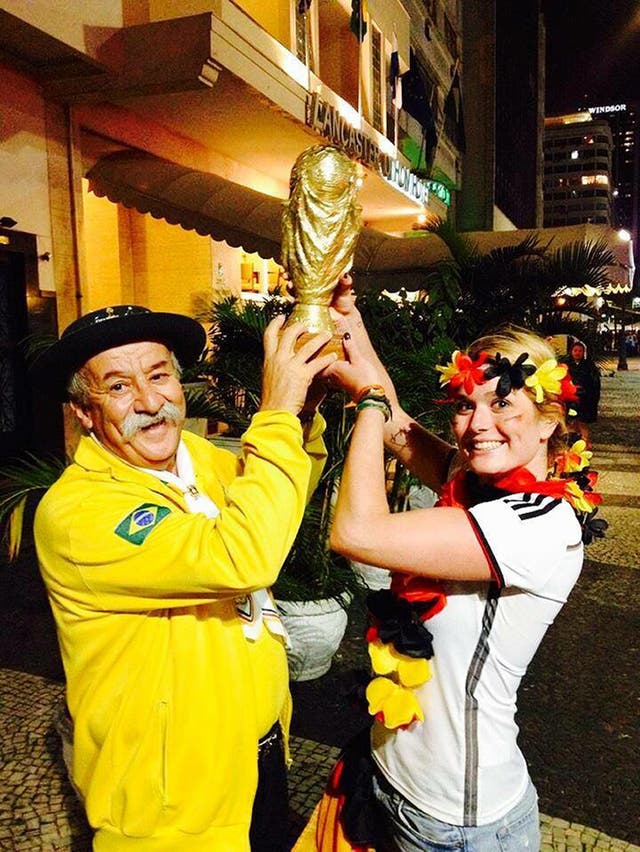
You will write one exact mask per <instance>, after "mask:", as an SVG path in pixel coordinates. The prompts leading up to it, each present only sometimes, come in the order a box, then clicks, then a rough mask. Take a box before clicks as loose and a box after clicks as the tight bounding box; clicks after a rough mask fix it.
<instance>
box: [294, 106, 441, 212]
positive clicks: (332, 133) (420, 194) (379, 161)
mask: <svg viewBox="0 0 640 852" xmlns="http://www.w3.org/2000/svg"><path fill="white" fill-rule="evenodd" d="M306 123H307V125H308V126H309V127H311V128H312V129H313V130H315V131H316V133H320V134H321V135H322V136H324V137H325V139H328V140H329V141H330V142H332V143H333V144H334V145H337V146H338V147H339V148H343V149H344V150H345V152H346V153H347V154H348V155H349V156H350V157H352V158H353V159H354V160H357V161H358V162H360V163H362V164H363V165H364V166H367V167H368V168H370V169H373V170H374V171H377V172H378V173H379V174H380V175H382V177H383V178H384V179H385V180H386V181H387V182H388V183H390V184H391V185H392V186H393V187H395V188H396V189H399V190H400V191H401V192H403V193H404V194H405V195H407V196H408V197H409V198H411V199H413V200H414V201H418V202H419V203H420V204H423V205H424V206H425V207H426V206H427V203H428V201H429V191H430V190H431V191H432V192H433V193H434V194H435V195H436V196H437V197H438V198H440V199H441V200H442V201H444V203H445V204H446V205H447V206H448V205H449V204H450V203H451V195H450V194H449V191H448V189H446V187H444V186H443V185H442V184H440V183H438V182H437V181H425V180H422V178H419V177H418V176H417V175H415V174H413V173H412V172H411V171H410V170H409V169H408V168H406V166H403V165H401V164H400V163H399V162H398V161H397V160H396V159H394V158H393V157H390V156H389V155H388V154H385V153H383V152H382V151H381V150H380V148H379V146H378V145H377V144H376V142H375V141H374V140H373V139H371V138H370V137H369V136H367V135H366V133H363V132H362V131H361V130H358V129H357V128H355V127H353V125H351V124H350V123H349V122H348V121H347V120H346V119H345V118H343V116H341V115H340V113H339V112H338V110H337V109H336V108H335V107H334V106H332V105H331V104H328V103H327V102H326V101H323V100H322V99H321V98H320V97H319V96H318V95H317V94H313V95H308V96H307V109H306Z"/></svg>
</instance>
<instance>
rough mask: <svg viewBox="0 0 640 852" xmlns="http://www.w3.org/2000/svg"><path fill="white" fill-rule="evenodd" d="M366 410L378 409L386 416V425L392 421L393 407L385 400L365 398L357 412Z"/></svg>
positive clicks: (357, 407)
mask: <svg viewBox="0 0 640 852" xmlns="http://www.w3.org/2000/svg"><path fill="white" fill-rule="evenodd" d="M364 408H377V409H378V411H381V412H382V414H383V415H384V422H385V423H386V422H387V421H388V420H390V419H391V406H390V405H389V403H388V401H386V400H385V399H379V398H376V397H365V398H364V399H363V400H362V402H359V403H358V404H357V405H356V411H362V410H363V409H364Z"/></svg>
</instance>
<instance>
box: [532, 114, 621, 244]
mask: <svg viewBox="0 0 640 852" xmlns="http://www.w3.org/2000/svg"><path fill="white" fill-rule="evenodd" d="M585 222H590V223H593V224H603V225H611V224H614V210H613V141H612V135H611V129H610V127H609V124H608V123H607V122H606V121H605V120H603V119H596V118H594V117H593V116H592V115H591V114H590V113H588V112H578V113H572V114H569V115H560V116H553V117H549V118H546V119H545V129H544V225H545V227H556V226H559V225H578V224H581V223H585Z"/></svg>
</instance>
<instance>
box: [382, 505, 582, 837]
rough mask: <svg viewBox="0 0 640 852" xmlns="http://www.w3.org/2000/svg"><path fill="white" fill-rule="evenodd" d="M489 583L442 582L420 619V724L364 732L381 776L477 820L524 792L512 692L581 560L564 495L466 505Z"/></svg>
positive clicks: (411, 794) (437, 811) (419, 799)
mask: <svg viewBox="0 0 640 852" xmlns="http://www.w3.org/2000/svg"><path fill="white" fill-rule="evenodd" d="M468 514H469V520H470V522H471V523H472V524H473V526H474V529H475V531H476V534H477V536H478V538H479V539H480V541H481V542H482V544H483V548H484V550H485V553H486V555H487V559H488V561H489V563H490V565H491V569H492V572H493V574H494V577H495V581H494V582H492V583H469V582H464V583H462V582H448V583H443V586H444V589H445V591H446V593H447V604H446V606H445V607H444V609H443V610H442V611H441V612H440V613H438V614H437V615H435V616H434V617H433V618H431V619H429V621H428V622H427V626H428V628H429V630H430V631H431V633H432V634H433V648H434V657H433V659H432V660H431V667H432V672H433V677H432V679H431V680H430V681H428V682H427V683H425V684H424V685H423V686H421V687H420V688H419V689H417V690H416V694H417V696H418V700H419V701H420V704H421V706H422V709H423V711H424V716H425V719H424V722H417V723H414V724H413V725H411V726H410V727H409V728H407V729H405V730H396V731H389V730H387V729H386V728H384V727H383V726H382V725H381V724H375V725H374V730H373V735H372V736H373V747H374V757H375V760H376V762H377V763H378V765H379V767H380V769H381V770H382V772H383V773H384V774H385V775H386V776H387V777H388V779H389V781H390V782H391V783H392V784H393V786H394V787H396V789H398V790H399V791H400V792H401V793H402V794H403V795H404V796H405V797H406V798H407V799H408V800H409V801H411V802H413V803H414V804H415V805H416V806H417V807H419V808H420V809H422V810H423V811H425V813H428V814H429V815H431V816H433V817H435V818H436V819H440V820H442V821H443V822H447V823H451V824H453V825H469V826H471V825H484V824H486V823H489V822H493V821H494V820H497V819H499V818H500V817H501V816H503V815H504V814H505V813H507V812H508V811H509V810H510V809H511V808H512V807H513V806H514V805H515V804H517V802H518V801H519V800H520V799H521V798H522V796H523V794H524V791H525V788H526V786H527V782H528V773H527V767H526V763H525V760H524V757H523V756H522V753H521V752H520V749H519V748H518V745H517V741H516V740H517V734H518V728H517V725H516V723H515V720H514V716H515V711H516V694H517V690H518V686H519V684H520V681H521V679H522V676H523V675H524V673H525V672H526V670H527V666H528V665H529V662H530V661H531V658H532V657H533V655H534V653H535V652H536V649H537V648H538V645H539V644H540V641H541V640H542V637H543V636H544V634H545V632H546V630H547V628H548V627H549V625H550V624H551V623H552V622H553V620H554V618H555V616H556V615H557V613H558V612H559V611H560V609H561V608H562V605H563V604H564V603H565V601H566V599H567V597H568V595H569V593H570V591H571V589H572V588H573V586H574V584H575V582H576V580H577V578H578V575H579V574H580V570H581V567H582V558H583V553H582V541H581V529H580V525H579V524H578V521H577V518H576V516H575V513H574V511H573V509H572V508H571V506H570V505H569V503H567V502H566V501H564V500H557V499H555V498H553V497H549V496H545V495H541V494H522V493H521V494H508V495H506V496H503V497H500V498H499V499H496V500H492V501H491V502H487V503H480V504H479V505H477V506H474V507H473V508H472V509H469V510H468Z"/></svg>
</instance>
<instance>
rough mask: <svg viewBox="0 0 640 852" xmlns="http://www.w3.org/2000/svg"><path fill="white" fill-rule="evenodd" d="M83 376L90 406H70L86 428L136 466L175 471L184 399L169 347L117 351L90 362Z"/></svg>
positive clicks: (138, 346) (131, 347) (145, 346)
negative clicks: (85, 380) (87, 386)
mask: <svg viewBox="0 0 640 852" xmlns="http://www.w3.org/2000/svg"><path fill="white" fill-rule="evenodd" d="M82 372H83V373H84V375H85V377H86V379H87V381H88V384H89V403H88V405H87V406H86V407H81V406H79V405H77V404H76V403H71V407H72V409H73V411H74V413H75V415H76V417H77V418H78V420H79V421H80V423H81V424H82V425H83V426H84V428H85V429H87V430H88V431H92V432H94V434H95V436H96V437H97V438H98V440H99V441H100V442H101V443H102V444H104V446H105V447H107V448H108V449H109V450H111V452H112V453H115V455H117V456H120V458H122V459H124V460H125V461H127V462H129V463H130V464H133V465H135V466H136V467H148V468H152V469H154V470H170V471H173V472H175V469H176V451H177V449H178V444H179V442H180V432H181V430H182V426H183V424H184V418H185V400H184V394H183V392H182V385H181V384H180V380H179V379H178V376H177V374H176V371H175V368H174V366H173V363H172V361H171V355H170V352H169V350H168V349H167V347H166V346H163V345H162V344H161V343H151V342H142V343H127V344H125V345H124V346H116V347H115V348H113V349H108V350H107V351H106V352H100V353H99V354H98V355H95V356H94V357H93V358H90V359H89V361H87V363H86V364H85V366H84V367H83V369H82Z"/></svg>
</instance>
